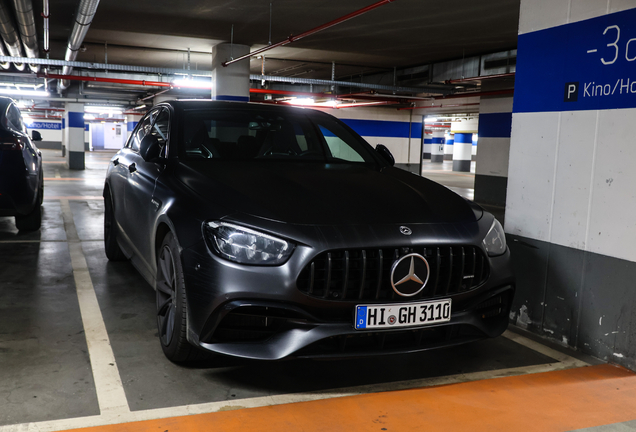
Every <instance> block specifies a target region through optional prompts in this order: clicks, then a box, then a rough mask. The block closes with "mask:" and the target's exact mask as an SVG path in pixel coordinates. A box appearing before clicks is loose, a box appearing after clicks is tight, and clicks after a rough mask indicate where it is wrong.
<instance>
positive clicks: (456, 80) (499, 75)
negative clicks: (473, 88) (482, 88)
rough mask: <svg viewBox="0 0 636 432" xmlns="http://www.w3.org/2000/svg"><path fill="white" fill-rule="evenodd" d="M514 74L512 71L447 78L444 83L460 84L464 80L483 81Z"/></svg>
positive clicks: (508, 76) (509, 76)
mask: <svg viewBox="0 0 636 432" xmlns="http://www.w3.org/2000/svg"><path fill="white" fill-rule="evenodd" d="M513 76H515V73H514V72H510V73H504V74H495V75H486V76H476V77H470V78H458V79H452V80H446V81H444V83H446V84H458V83H463V82H466V81H483V80H488V79H493V78H511V77H513Z"/></svg>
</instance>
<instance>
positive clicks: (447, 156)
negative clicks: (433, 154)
mask: <svg viewBox="0 0 636 432" xmlns="http://www.w3.org/2000/svg"><path fill="white" fill-rule="evenodd" d="M453 144H455V135H453V134H452V133H450V132H446V137H445V142H444V160H451V161H452V160H453V149H454V148H455V147H454V146H453Z"/></svg>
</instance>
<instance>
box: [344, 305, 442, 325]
mask: <svg viewBox="0 0 636 432" xmlns="http://www.w3.org/2000/svg"><path fill="white" fill-rule="evenodd" d="M450 319H451V299H444V300H433V301H426V302H418V303H398V304H388V305H366V306H365V305H358V306H356V323H355V328H356V330H366V329H384V328H396V327H413V326H423V325H430V324H437V323H442V322H447V321H450Z"/></svg>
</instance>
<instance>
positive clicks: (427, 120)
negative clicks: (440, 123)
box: [424, 117, 437, 123]
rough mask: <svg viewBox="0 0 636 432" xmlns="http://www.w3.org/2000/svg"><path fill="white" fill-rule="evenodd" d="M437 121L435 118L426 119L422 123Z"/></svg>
mask: <svg viewBox="0 0 636 432" xmlns="http://www.w3.org/2000/svg"><path fill="white" fill-rule="evenodd" d="M436 121H437V118H436V117H426V118H425V119H424V123H435V122H436Z"/></svg>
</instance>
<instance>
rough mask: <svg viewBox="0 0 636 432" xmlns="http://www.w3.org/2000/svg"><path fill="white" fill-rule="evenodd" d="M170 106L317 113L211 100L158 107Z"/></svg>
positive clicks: (182, 108)
mask: <svg viewBox="0 0 636 432" xmlns="http://www.w3.org/2000/svg"><path fill="white" fill-rule="evenodd" d="M162 104H163V105H171V106H172V107H173V108H175V109H176V110H190V109H203V110H206V109H232V108H234V109H240V110H258V111H263V110H267V111H271V112H281V113H282V112H298V110H304V111H305V112H306V113H312V112H318V111H317V110H312V109H306V108H300V107H294V106H281V105H275V104H263V103H251V102H234V101H216V100H211V99H185V100H184V99H180V100H168V101H164V102H162V103H161V104H159V105H162Z"/></svg>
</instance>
